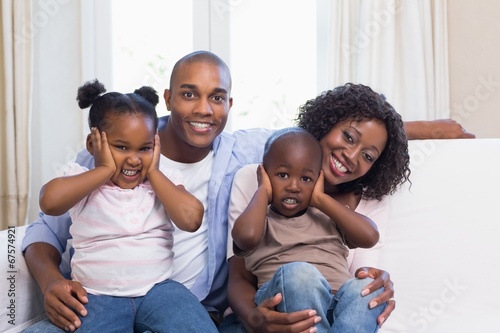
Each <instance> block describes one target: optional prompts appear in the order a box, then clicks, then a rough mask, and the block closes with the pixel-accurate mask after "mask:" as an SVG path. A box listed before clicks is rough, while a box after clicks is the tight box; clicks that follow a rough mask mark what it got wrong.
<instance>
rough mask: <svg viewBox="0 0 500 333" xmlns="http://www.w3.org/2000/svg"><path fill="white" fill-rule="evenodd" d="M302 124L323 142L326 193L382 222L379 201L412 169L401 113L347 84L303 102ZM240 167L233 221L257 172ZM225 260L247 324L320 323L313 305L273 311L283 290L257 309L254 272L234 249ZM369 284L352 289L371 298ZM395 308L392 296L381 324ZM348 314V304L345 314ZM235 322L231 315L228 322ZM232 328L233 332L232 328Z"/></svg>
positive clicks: (292, 327) (377, 301)
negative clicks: (289, 311)
mask: <svg viewBox="0 0 500 333" xmlns="http://www.w3.org/2000/svg"><path fill="white" fill-rule="evenodd" d="M298 126H299V127H302V128H304V129H306V130H307V131H309V132H310V133H311V134H313V135H314V136H315V137H316V139H318V140H319V141H320V144H321V147H322V151H323V161H322V170H323V174H324V179H325V185H324V191H325V193H327V194H329V195H330V196H331V197H332V198H334V199H336V200H337V201H338V202H340V203H342V204H343V205H346V206H348V207H350V208H351V209H354V210H356V212H358V213H360V214H363V215H366V216H368V217H370V218H371V219H372V220H374V221H375V223H377V222H378V221H377V215H378V214H380V213H381V212H383V211H384V210H385V209H386V208H385V204H384V201H383V200H382V198H383V197H384V196H385V195H387V194H392V193H394V192H395V191H396V189H397V187H398V186H399V185H400V184H402V183H404V182H405V181H407V180H408V177H409V174H410V170H409V155H408V146H407V139H406V134H405V130H404V127H403V122H402V120H401V117H400V116H399V114H397V113H396V111H395V110H394V108H392V106H391V105H390V104H389V103H388V102H386V101H385V98H384V97H383V96H382V95H379V94H377V93H375V92H374V91H373V90H372V89H370V88H369V87H367V86H363V85H353V84H346V85H345V86H342V87H338V88H336V89H334V90H331V91H327V92H325V93H323V94H322V95H320V96H318V97H317V98H315V99H313V100H310V101H308V102H306V104H305V105H303V106H302V107H301V108H300V109H299V115H298ZM244 170H245V169H244ZM243 172H246V175H245V176H241V175H239V174H237V175H236V177H235V180H234V184H233V192H232V195H231V197H232V198H231V206H230V219H229V221H230V223H232V222H234V220H235V218H236V217H238V216H239V214H240V213H241V212H242V211H243V210H244V208H245V207H246V205H247V203H248V201H249V200H250V198H251V197H252V195H253V193H254V191H255V189H256V179H255V173H254V174H253V177H252V176H251V172H250V176H249V173H248V171H242V173H243ZM229 252H230V251H229ZM228 258H230V260H229V265H230V275H229V286H228V291H229V301H230V304H231V307H232V309H233V310H234V312H235V313H236V314H237V315H238V316H239V317H240V320H241V321H242V322H243V323H244V325H245V326H246V327H247V328H252V329H255V328H257V329H258V330H259V331H263V332H268V331H269V332H270V331H276V332H279V331H280V330H281V329H284V328H285V327H286V329H287V330H288V331H292V332H302V331H303V330H304V329H306V328H307V326H305V324H304V322H303V321H300V320H299V319H298V317H301V318H307V316H308V315H309V316H310V317H314V319H313V320H318V319H317V318H316V317H315V312H314V310H313V311H308V312H305V313H302V312H297V313H294V314H293V315H294V316H295V317H297V318H295V317H293V318H292V319H291V317H290V316H285V314H278V313H276V312H275V311H274V310H273V308H274V306H276V305H277V304H278V303H279V302H280V301H281V297H282V296H281V295H277V296H275V297H273V298H271V299H268V300H267V303H266V302H264V303H262V304H261V305H260V306H259V307H257V306H256V305H255V303H254V296H255V290H256V286H255V277H253V276H251V274H250V273H248V272H247V271H246V270H245V266H244V262H243V260H242V259H241V258H236V257H234V256H233V257H231V253H228ZM356 273H357V274H356V276H358V277H366V276H370V272H356ZM371 277H374V276H371ZM369 281H370V280H367V283H366V284H365V285H364V287H363V290H357V291H353V292H359V293H361V294H362V295H367V294H368V292H367V291H368V290H376V289H378V287H380V285H374V284H369V283H368V282H369ZM392 294H393V291H392V288H388V290H386V291H384V292H383V293H382V294H380V295H379V296H377V297H374V298H373V299H371V300H370V307H375V306H377V305H381V304H382V303H384V304H385V301H387V300H388V299H389V298H390V297H391V296H392ZM394 306H395V302H394V300H392V299H391V301H390V302H389V305H388V307H387V310H385V311H383V312H382V314H381V315H380V316H379V317H378V320H377V321H378V324H379V325H381V324H382V323H383V322H384V321H385V319H386V318H387V316H388V314H390V312H391V311H392V310H393V309H394ZM306 311H307V310H306ZM349 312H350V309H349V308H347V311H346V313H347V314H348V313H349ZM351 315H352V313H351ZM290 321H292V322H293V324H290ZM230 323H231V321H230V320H229V321H228V322H227V323H226V325H229V324H230ZM240 327H241V324H240ZM241 329H242V328H241ZM228 331H229V330H228ZM232 331H233V332H234V331H235V328H234V326H232ZM240 331H242V330H240Z"/></svg>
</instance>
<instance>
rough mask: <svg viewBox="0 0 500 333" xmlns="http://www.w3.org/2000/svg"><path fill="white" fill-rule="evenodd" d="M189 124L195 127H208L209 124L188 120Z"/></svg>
mask: <svg viewBox="0 0 500 333" xmlns="http://www.w3.org/2000/svg"><path fill="white" fill-rule="evenodd" d="M190 124H191V125H192V126H194V127H196V128H209V127H210V124H207V123H195V122H193V121H192V122H190Z"/></svg>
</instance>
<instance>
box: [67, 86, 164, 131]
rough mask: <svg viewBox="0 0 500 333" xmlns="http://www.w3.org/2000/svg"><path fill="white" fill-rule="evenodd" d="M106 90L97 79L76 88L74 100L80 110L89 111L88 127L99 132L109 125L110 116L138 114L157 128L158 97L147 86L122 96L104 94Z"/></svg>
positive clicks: (114, 93) (113, 93)
mask: <svg viewBox="0 0 500 333" xmlns="http://www.w3.org/2000/svg"><path fill="white" fill-rule="evenodd" d="M105 92H106V88H105V87H104V85H103V84H102V83H100V82H99V81H98V80H97V79H96V80H94V81H88V82H86V83H85V84H84V85H83V86H81V87H80V88H78V93H77V96H76V100H77V101H78V106H79V107H80V108H81V109H85V108H88V107H89V106H90V110H89V120H88V121H89V127H90V128H92V127H97V128H98V129H99V131H102V130H105V129H107V128H108V126H110V125H111V118H110V116H112V115H122V114H130V113H140V114H143V115H145V116H147V117H149V118H151V119H152V120H153V121H154V126H155V128H157V127H158V115H157V114H156V109H155V107H156V105H157V104H158V102H159V97H158V94H157V93H156V91H155V90H154V89H153V88H151V87H148V86H143V87H141V88H139V89H136V90H135V91H134V92H133V93H129V94H122V93H119V92H109V93H106V94H105Z"/></svg>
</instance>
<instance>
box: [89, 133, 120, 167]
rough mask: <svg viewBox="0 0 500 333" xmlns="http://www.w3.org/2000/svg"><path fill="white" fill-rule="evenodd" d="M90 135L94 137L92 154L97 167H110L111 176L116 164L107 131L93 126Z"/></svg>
mask: <svg viewBox="0 0 500 333" xmlns="http://www.w3.org/2000/svg"><path fill="white" fill-rule="evenodd" d="M90 135H91V139H92V155H93V156H94V164H95V167H96V168H97V167H105V168H109V170H110V177H111V175H113V174H114V173H115V171H116V164H115V160H114V159H113V154H112V153H111V149H109V144H108V138H107V137H106V132H102V133H99V130H98V129H97V128H95V127H93V128H92V129H91V133H90Z"/></svg>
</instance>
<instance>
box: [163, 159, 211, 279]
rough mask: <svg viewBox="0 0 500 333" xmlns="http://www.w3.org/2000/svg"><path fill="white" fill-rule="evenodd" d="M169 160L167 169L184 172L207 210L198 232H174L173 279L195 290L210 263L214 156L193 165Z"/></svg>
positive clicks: (189, 185) (184, 176)
mask: <svg viewBox="0 0 500 333" xmlns="http://www.w3.org/2000/svg"><path fill="white" fill-rule="evenodd" d="M165 159H166V161H165V166H166V167H168V168H172V169H177V170H180V171H181V173H182V177H183V185H184V187H185V188H186V189H187V190H188V191H189V192H190V193H191V194H193V195H194V196H195V197H196V198H198V200H200V201H201V203H202V204H203V207H205V212H204V215H203V221H202V223H201V226H200V228H199V229H198V230H197V231H196V232H186V231H183V230H180V229H179V228H175V231H174V233H173V235H174V268H173V271H172V276H171V278H172V280H175V281H177V282H180V283H182V284H183V285H185V286H186V287H187V288H191V287H192V286H193V284H194V283H195V281H196V278H197V277H198V275H199V274H200V273H201V271H203V269H204V268H205V266H206V265H207V263H208V252H207V251H208V233H207V222H206V218H205V216H206V213H207V203H208V182H209V180H210V175H211V173H212V166H213V163H214V153H213V151H211V152H210V153H209V154H208V155H207V156H206V157H205V158H204V159H203V160H201V161H199V162H196V163H189V164H186V163H179V162H175V161H172V160H170V159H168V158H165Z"/></svg>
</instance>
